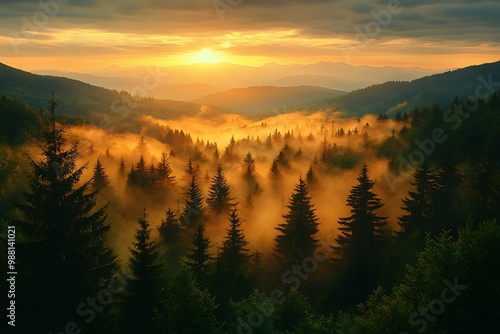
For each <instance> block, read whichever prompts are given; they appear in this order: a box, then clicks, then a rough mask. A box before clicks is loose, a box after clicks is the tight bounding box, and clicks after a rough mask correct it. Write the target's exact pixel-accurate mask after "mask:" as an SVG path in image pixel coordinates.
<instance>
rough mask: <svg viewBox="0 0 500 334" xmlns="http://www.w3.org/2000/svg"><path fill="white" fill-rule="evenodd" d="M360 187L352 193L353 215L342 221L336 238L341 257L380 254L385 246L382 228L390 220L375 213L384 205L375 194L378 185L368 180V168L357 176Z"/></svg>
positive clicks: (349, 200) (350, 199)
mask: <svg viewBox="0 0 500 334" xmlns="http://www.w3.org/2000/svg"><path fill="white" fill-rule="evenodd" d="M358 182H359V183H358V184H357V185H355V186H354V187H353V188H352V189H351V191H350V192H349V196H348V197H347V205H348V206H350V207H351V208H352V209H351V215H350V216H349V217H345V218H340V220H339V222H338V223H339V225H340V226H341V227H340V228H339V230H340V233H339V235H338V236H337V239H336V241H337V243H338V245H339V246H336V247H334V249H335V250H336V251H337V252H338V253H339V254H340V255H342V256H346V255H347V256H350V255H354V256H356V255H359V254H362V253H372V252H375V251H378V250H380V249H381V248H382V246H383V239H384V237H383V228H384V226H385V225H386V224H387V217H381V216H378V215H377V214H376V212H375V211H377V210H378V209H380V208H381V207H382V206H383V204H382V201H381V200H380V198H378V196H377V195H376V194H375V193H374V192H373V191H372V190H373V186H374V184H375V182H373V181H372V180H370V178H369V177H368V166H367V165H366V164H364V165H363V168H362V169H361V173H360V174H359V176H358Z"/></svg>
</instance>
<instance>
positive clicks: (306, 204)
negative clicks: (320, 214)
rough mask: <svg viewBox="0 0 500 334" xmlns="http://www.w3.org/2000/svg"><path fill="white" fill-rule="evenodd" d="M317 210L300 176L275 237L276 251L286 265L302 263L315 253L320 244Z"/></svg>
mask: <svg viewBox="0 0 500 334" xmlns="http://www.w3.org/2000/svg"><path fill="white" fill-rule="evenodd" d="M315 211H316V210H315V209H314V205H313V204H312V203H311V197H309V190H308V188H307V184H306V183H305V181H304V180H303V179H302V177H300V178H299V182H298V183H297V184H296V185H295V190H294V193H293V194H292V196H291V198H290V200H289V205H288V213H287V214H286V215H284V216H283V218H285V222H284V223H281V224H279V225H278V227H277V228H276V229H277V230H278V232H279V233H278V235H277V236H276V238H275V242H276V253H277V255H278V256H279V257H281V258H282V259H283V261H284V263H285V264H286V265H293V264H297V263H301V262H302V260H304V259H305V258H306V257H308V256H312V254H314V250H315V249H316V247H317V246H318V241H317V240H316V239H315V238H314V236H315V235H316V233H318V218H317V217H316V213H315Z"/></svg>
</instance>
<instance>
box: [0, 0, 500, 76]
mask: <svg viewBox="0 0 500 334" xmlns="http://www.w3.org/2000/svg"><path fill="white" fill-rule="evenodd" d="M499 13H500V1H499V0H495V1H491V0H489V1H488V0H454V1H451V0H449V1H432V0H400V1H399V0H369V1H360V0H307V1H306V0H303V1H302V0H143V1H138V0H87V1H86V0H40V1H37V0H0V22H1V23H0V62H3V63H6V64H8V65H10V66H14V67H18V68H22V69H25V70H68V71H83V70H91V69H99V68H106V67H109V66H112V65H118V66H129V67H132V66H143V65H151V64H155V65H159V66H172V65H181V64H191V63H196V62H207V63H210V62H230V63H235V64H241V65H248V66H260V65H263V64H265V63H267V62H277V63H280V64H292V63H301V64H309V63H315V62H319V61H332V62H345V63H349V64H352V65H370V66H387V65H390V66H400V67H422V68H429V69H449V68H458V67H464V66H467V65H472V64H480V63H485V62H493V61H497V60H499V58H500V56H499V55H500V34H499V32H500V31H499V28H500V20H499V19H498V15H499Z"/></svg>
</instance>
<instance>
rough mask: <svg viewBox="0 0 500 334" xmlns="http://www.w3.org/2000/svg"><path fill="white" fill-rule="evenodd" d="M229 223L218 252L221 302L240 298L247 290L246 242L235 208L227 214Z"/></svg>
mask: <svg viewBox="0 0 500 334" xmlns="http://www.w3.org/2000/svg"><path fill="white" fill-rule="evenodd" d="M229 223H230V226H229V229H227V234H226V236H225V238H224V242H223V243H222V250H221V252H220V266H221V274H222V286H224V292H225V293H224V298H223V300H222V301H221V302H227V301H228V300H229V299H231V298H233V299H238V298H241V297H243V296H244V295H245V293H246V292H247V289H248V278H247V272H248V264H249V263H248V262H249V253H248V252H249V250H248V248H247V246H248V241H247V240H246V238H245V235H244V233H243V229H242V228H241V219H240V217H239V215H238V209H237V208H236V207H234V209H233V210H232V211H231V213H230V214H229Z"/></svg>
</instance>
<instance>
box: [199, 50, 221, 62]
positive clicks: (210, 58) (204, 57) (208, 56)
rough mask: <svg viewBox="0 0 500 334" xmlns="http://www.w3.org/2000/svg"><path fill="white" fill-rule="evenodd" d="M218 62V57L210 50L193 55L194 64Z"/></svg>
mask: <svg viewBox="0 0 500 334" xmlns="http://www.w3.org/2000/svg"><path fill="white" fill-rule="evenodd" d="M220 61H221V60H220V57H219V55H217V53H215V52H213V51H211V50H210V49H203V50H201V51H200V52H198V53H197V54H195V57H194V62H195V63H218V62H220Z"/></svg>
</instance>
